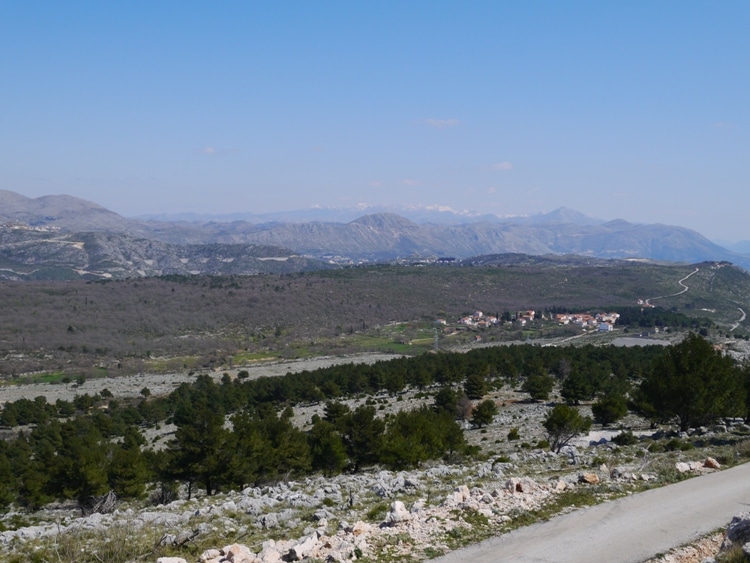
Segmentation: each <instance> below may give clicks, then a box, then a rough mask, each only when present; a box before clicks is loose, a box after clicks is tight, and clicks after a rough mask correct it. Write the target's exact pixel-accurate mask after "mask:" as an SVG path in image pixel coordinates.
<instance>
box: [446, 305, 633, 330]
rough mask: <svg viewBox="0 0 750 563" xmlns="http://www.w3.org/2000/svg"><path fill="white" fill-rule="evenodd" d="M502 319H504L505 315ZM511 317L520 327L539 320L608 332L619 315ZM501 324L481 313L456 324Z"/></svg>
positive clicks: (527, 313)
mask: <svg viewBox="0 0 750 563" xmlns="http://www.w3.org/2000/svg"><path fill="white" fill-rule="evenodd" d="M503 317H505V314H504V315H503ZM511 317H512V319H513V320H512V322H514V323H517V324H518V325H520V326H526V325H527V324H528V323H530V322H532V321H534V320H535V319H541V320H554V321H555V322H557V323H558V324H561V325H569V324H572V325H576V326H579V327H580V328H581V329H584V330H589V329H596V330H599V331H601V332H609V331H611V330H613V328H614V325H615V323H616V322H617V319H619V318H620V315H619V314H618V313H597V314H596V315H591V314H589V313H559V314H556V315H554V317H552V318H551V319H550V318H548V317H546V316H545V315H543V314H542V315H537V312H536V311H531V310H529V311H518V312H516V313H515V314H514V315H512V316H511ZM502 322H503V319H502V318H501V317H499V316H495V315H485V314H484V313H483V312H482V311H475V312H474V313H473V314H471V315H468V316H465V317H461V318H460V319H458V324H460V325H465V326H470V327H475V328H489V327H490V326H494V325H498V324H502ZM438 323H440V324H446V321H445V320H444V319H438Z"/></svg>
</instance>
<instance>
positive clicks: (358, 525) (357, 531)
mask: <svg viewBox="0 0 750 563" xmlns="http://www.w3.org/2000/svg"><path fill="white" fill-rule="evenodd" d="M370 529H371V527H370V525H369V524H368V523H366V522H362V521H361V520H357V521H356V522H355V523H354V525H353V526H352V527H351V533H352V535H353V536H355V537H357V536H361V535H364V534H367V533H369V532H370Z"/></svg>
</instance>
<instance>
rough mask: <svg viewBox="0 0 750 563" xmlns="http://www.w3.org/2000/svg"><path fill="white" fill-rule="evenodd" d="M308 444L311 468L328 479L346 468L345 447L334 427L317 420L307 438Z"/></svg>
mask: <svg viewBox="0 0 750 563" xmlns="http://www.w3.org/2000/svg"><path fill="white" fill-rule="evenodd" d="M307 440H308V443H309V444H310V455H311V457H312V468H313V469H315V470H320V471H323V474H324V475H326V476H328V477H330V476H331V475H335V474H337V473H341V471H342V470H343V469H344V467H346V461H347V458H346V446H344V440H343V438H342V437H341V434H340V433H339V432H338V431H337V430H336V427H335V426H334V425H333V424H332V423H330V422H327V421H325V420H323V419H318V420H317V421H316V422H315V424H313V427H312V428H311V429H310V434H309V435H308V437H307Z"/></svg>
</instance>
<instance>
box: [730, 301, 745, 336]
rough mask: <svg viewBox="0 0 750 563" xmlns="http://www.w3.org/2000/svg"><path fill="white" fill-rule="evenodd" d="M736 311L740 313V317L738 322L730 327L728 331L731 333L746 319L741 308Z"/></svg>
mask: <svg viewBox="0 0 750 563" xmlns="http://www.w3.org/2000/svg"><path fill="white" fill-rule="evenodd" d="M737 310H738V311H739V312H740V315H741V316H740V318H739V320H738V321H737V322H736V323H734V324H733V325H732V328H730V329H729V331H730V332H732V331H733V330H737V327H739V326H740V325H741V324H742V323H743V322H744V321H745V319H746V318H747V313H745V311H743V310H742V308H741V307H737Z"/></svg>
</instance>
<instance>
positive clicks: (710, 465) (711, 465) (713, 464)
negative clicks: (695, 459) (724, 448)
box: [703, 457, 721, 469]
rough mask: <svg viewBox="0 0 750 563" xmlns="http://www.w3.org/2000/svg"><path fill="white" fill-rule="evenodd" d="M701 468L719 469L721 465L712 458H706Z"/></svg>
mask: <svg viewBox="0 0 750 563" xmlns="http://www.w3.org/2000/svg"><path fill="white" fill-rule="evenodd" d="M703 467H708V468H709V469H721V464H720V463H719V462H718V461H716V460H715V459H714V458H712V457H707V458H706V460H705V461H704V462H703Z"/></svg>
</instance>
